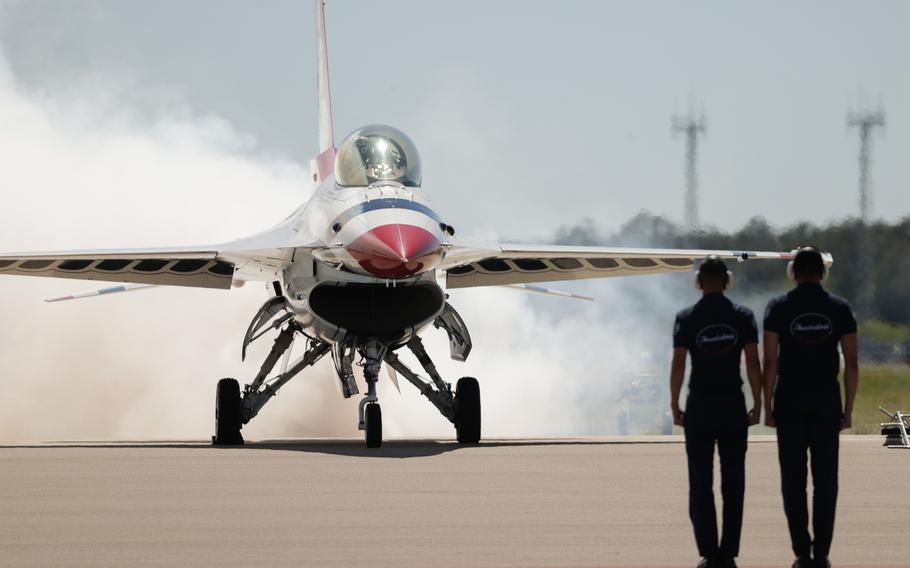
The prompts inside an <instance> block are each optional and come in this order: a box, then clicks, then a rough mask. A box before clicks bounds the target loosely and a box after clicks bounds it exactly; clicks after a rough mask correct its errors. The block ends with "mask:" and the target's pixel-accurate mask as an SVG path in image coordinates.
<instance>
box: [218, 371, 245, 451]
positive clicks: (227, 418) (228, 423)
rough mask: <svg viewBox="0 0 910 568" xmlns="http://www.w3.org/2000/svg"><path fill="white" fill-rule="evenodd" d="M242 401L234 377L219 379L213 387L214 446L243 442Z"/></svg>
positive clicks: (237, 444)
mask: <svg viewBox="0 0 910 568" xmlns="http://www.w3.org/2000/svg"><path fill="white" fill-rule="evenodd" d="M242 412H243V403H242V401H241V400H240V384H239V383H238V382H237V380H236V379H221V380H220V381H218V387H217V388H216V389H215V436H214V437H213V438H212V443H213V444H214V445H216V446H239V445H242V444H243V436H242V435H241V434H240V427H241V425H242V419H243V414H242Z"/></svg>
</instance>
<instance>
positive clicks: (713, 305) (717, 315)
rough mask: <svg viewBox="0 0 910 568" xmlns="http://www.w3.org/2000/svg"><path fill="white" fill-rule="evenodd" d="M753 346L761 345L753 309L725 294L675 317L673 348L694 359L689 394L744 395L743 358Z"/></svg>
mask: <svg viewBox="0 0 910 568" xmlns="http://www.w3.org/2000/svg"><path fill="white" fill-rule="evenodd" d="M750 343H758V326H757V325H756V324H755V316H754V315H753V314H752V310H750V309H749V308H746V307H744V306H740V305H738V304H735V303H733V302H731V301H730V300H729V299H728V298H727V297H726V296H724V295H723V294H708V295H706V296H703V297H702V299H701V300H699V301H698V302H696V303H695V305H693V306H690V307H688V308H686V309H684V310H682V311H680V312H679V313H678V314H676V324H675V326H674V328H673V347H683V348H685V349H687V350H688V351H689V356H690V357H691V358H692V373H691V375H690V377H689V392H690V394H696V395H709V396H710V395H734V394H742V384H743V381H742V376H741V374H740V359H741V357H742V350H743V347H745V346H746V345H748V344H750Z"/></svg>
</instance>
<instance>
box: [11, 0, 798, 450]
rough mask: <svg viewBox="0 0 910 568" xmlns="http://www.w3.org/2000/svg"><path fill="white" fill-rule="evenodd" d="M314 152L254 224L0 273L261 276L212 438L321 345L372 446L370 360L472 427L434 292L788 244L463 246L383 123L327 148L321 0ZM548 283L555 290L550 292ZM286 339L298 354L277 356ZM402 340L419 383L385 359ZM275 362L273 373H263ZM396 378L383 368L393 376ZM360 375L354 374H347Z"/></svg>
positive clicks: (457, 347) (37, 259) (21, 259)
mask: <svg viewBox="0 0 910 568" xmlns="http://www.w3.org/2000/svg"><path fill="white" fill-rule="evenodd" d="M316 38H317V56H318V81H317V82H318V95H319V109H318V113H319V116H318V132H319V154H318V156H316V158H314V159H313V160H312V161H311V172H312V179H313V182H314V186H315V190H314V192H313V194H312V197H310V199H309V200H308V201H307V202H306V203H304V204H302V205H301V206H300V207H299V208H298V209H297V210H295V211H294V212H292V213H291V214H290V215H289V216H288V217H287V218H286V219H285V220H284V221H282V222H281V223H279V224H278V225H276V226H274V227H273V228H271V229H269V230H267V231H264V232H262V233H259V234H256V235H253V236H251V237H248V238H243V239H240V240H237V241H233V242H228V243H224V244H218V245H212V246H188V247H176V248H157V249H155V248H152V249H122V250H118V249H112V250H74V251H65V252H39V253H12V254H0V274H12V275H22V276H45V277H53V278H74V279H83V280H102V281H108V282H119V283H122V284H120V285H118V286H115V287H113V288H105V289H102V290H98V291H96V292H90V293H83V294H77V295H74V296H69V297H65V298H59V299H72V298H77V297H85V296H88V295H97V294H102V293H110V292H119V291H125V290H132V289H135V288H137V287H146V286H158V285H163V286H193V287H199V288H221V289H229V288H231V287H237V286H241V285H243V284H244V283H245V282H250V281H264V282H267V283H271V286H270V289H271V290H273V291H274V296H273V297H271V298H270V299H268V300H267V301H266V302H265V303H264V304H263V305H262V307H261V308H260V310H259V312H258V313H256V314H255V316H254V317H253V320H252V322H251V323H250V325H249V328H248V329H247V330H246V334H245V336H244V339H243V349H242V352H243V357H244V358H245V357H246V350H247V346H248V345H249V344H250V343H251V342H252V341H255V340H256V339H258V338H260V337H262V336H263V335H264V334H266V333H268V332H269V331H273V332H274V331H277V338H276V339H275V341H274V345H273V347H272V350H271V352H270V353H269V355H268V356H267V357H266V359H265V361H264V362H263V364H262V366H261V368H260V370H259V372H258V374H257V375H256V376H255V377H252V379H251V380H250V381H249V382H248V383H247V384H245V385H244V386H243V387H241V386H240V384H239V383H238V381H236V380H235V379H232V378H226V379H221V380H220V381H219V382H218V386H217V389H216V396H215V434H214V436H213V437H212V441H213V443H215V444H240V443H242V442H243V438H242V436H241V428H242V427H243V425H244V424H247V423H248V422H249V421H250V420H252V419H253V418H255V417H256V415H257V414H258V413H259V412H260V411H261V410H262V408H263V406H264V405H265V404H266V403H267V402H268V401H269V400H270V399H271V398H272V397H273V396H275V394H276V393H277V392H278V390H279V389H280V388H281V387H282V386H283V385H285V384H287V382H288V381H290V380H291V379H292V378H294V377H295V376H296V375H298V374H299V373H300V372H301V371H303V370H305V369H306V368H307V367H310V366H312V365H313V364H314V363H316V362H317V361H318V360H319V359H321V358H322V357H325V356H326V355H329V356H331V358H332V360H333V361H334V363H335V369H336V371H337V374H338V381H340V383H341V391H342V393H343V395H344V396H345V397H352V396H356V395H358V394H359V386H358V381H356V380H355V376H354V371H353V367H354V364H355V362H356V363H358V364H360V365H361V366H362V367H363V376H364V383H365V387H366V393H365V394H364V395H363V396H362V398H361V400H360V405H359V407H358V416H357V423H358V426H359V429H360V430H362V431H363V432H364V435H365V438H366V445H367V446H368V447H379V446H380V445H381V444H382V412H381V409H380V406H379V400H378V397H377V394H376V383H377V381H378V379H379V375H380V369H381V366H382V365H383V364H385V365H386V366H387V370H389V373H390V375H392V376H393V377H397V376H399V375H400V376H402V377H404V378H405V379H406V380H408V381H409V382H411V383H412V384H413V385H414V386H415V387H417V389H419V390H420V392H421V393H422V394H423V395H424V396H425V397H426V398H427V399H428V400H429V402H430V403H432V404H433V405H434V406H435V407H436V408H437V409H439V412H440V413H441V414H442V415H443V416H444V417H445V418H446V419H447V420H449V421H450V422H451V423H452V424H453V425H454V426H455V431H456V436H457V440H458V441H459V442H461V443H467V444H472V443H477V442H478V441H479V440H480V437H481V412H480V408H481V405H480V389H479V385H478V382H477V380H476V379H474V378H469V377H466V378H461V379H459V380H458V381H457V383H456V385H455V387H454V389H453V388H452V385H451V384H450V383H449V382H447V381H445V380H444V379H443V377H441V376H440V374H439V373H438V372H437V370H436V367H435V365H434V364H433V362H432V360H431V358H430V356H429V355H428V354H427V352H426V350H425V349H424V346H423V343H422V341H421V338H420V333H421V332H422V331H424V330H426V329H428V328H429V326H431V325H432V326H434V327H436V328H441V329H442V330H443V331H445V333H447V334H448V337H449V340H450V355H451V357H452V358H454V359H456V360H460V361H464V360H465V359H466V358H467V357H468V355H469V353H470V351H471V337H470V334H469V333H468V329H467V327H466V326H465V323H464V321H462V318H461V317H460V316H459V315H458V312H457V311H456V310H455V307H454V306H452V305H450V304H449V303H448V302H447V295H446V289H448V288H468V287H475V286H521V287H525V288H526V289H528V290H530V291H536V292H544V293H546V290H545V289H541V288H538V287H537V286H535V284H536V283H540V282H547V281H558V280H578V279H583V278H606V277H614V276H640V275H646V274H661V273H666V272H677V271H689V270H691V269H692V267H693V264H694V263H695V261H696V260H697V259H700V258H704V257H705V256H707V255H709V254H715V255H717V256H719V257H720V258H723V259H737V260H745V259H753V258H756V259H790V258H791V256H792V255H791V254H790V253H776V252H749V251H716V250H711V251H709V250H661V249H630V248H601V247H563V246H535V245H526V244H521V245H513V244H500V243H473V242H467V241H464V240H462V239H459V238H458V237H456V233H455V230H454V229H453V227H452V226H451V225H449V224H448V223H447V219H446V217H445V216H444V214H442V213H441V212H438V211H437V210H436V209H434V208H433V206H432V205H431V203H430V200H429V193H431V192H426V191H424V188H423V187H422V184H421V182H422V179H423V171H422V168H421V162H420V155H419V153H418V151H417V147H416V146H415V145H414V143H413V142H412V141H411V140H410V139H409V138H408V137H407V136H406V135H405V134H404V133H403V132H401V131H400V130H397V129H395V128H393V127H391V126H384V125H376V124H374V125H369V126H364V127H362V128H358V129H357V130H355V131H354V132H352V133H351V134H349V135H348V136H347V137H346V138H345V139H344V140H343V141H342V142H341V144H339V145H338V146H337V147H336V145H335V141H334V134H333V129H332V108H331V97H330V91H329V66H328V57H327V45H326V33H325V6H324V1H323V0H317V1H316ZM562 294H563V295H570V296H571V294H565V293H562ZM295 339H299V340H301V341H303V342H305V350H304V351H303V354H302V355H301V356H300V357H299V358H297V359H296V360H294V361H289V360H288V359H289V358H288V357H287V356H286V354H289V349H290V348H291V345H292V343H293V342H294V341H295ZM402 348H406V349H409V350H411V351H412V352H413V353H414V355H415V356H416V357H417V360H418V361H419V362H420V364H421V366H422V367H423V370H424V371H425V373H426V375H427V376H428V377H429V380H424V379H423V378H422V377H421V376H419V375H418V374H417V373H415V372H413V371H412V370H411V369H410V368H408V367H407V366H406V365H405V364H404V363H402V361H401V360H400V359H399V357H398V354H397V352H398V351H399V350H401V349H402ZM276 367H277V371H276ZM396 380H397V378H396ZM362 384H363V383H362Z"/></svg>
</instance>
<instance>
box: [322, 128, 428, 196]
mask: <svg viewBox="0 0 910 568" xmlns="http://www.w3.org/2000/svg"><path fill="white" fill-rule="evenodd" d="M421 177H422V173H421V167H420V155H419V154H418V153H417V147H416V146H414V143H413V142H411V139H410V138H408V137H407V136H406V135H405V134H404V132H402V131H400V130H398V129H397V128H392V127H391V126H383V125H372V126H364V127H363V128H361V129H359V130H356V131H354V133H352V134H351V135H349V136H348V137H347V138H345V140H344V142H342V143H341V146H340V147H339V148H338V155H337V156H336V158H335V181H337V182H338V185H341V186H345V187H365V186H368V185H370V184H371V183H375V182H378V181H394V182H398V183H400V184H402V185H405V186H410V187H419V186H420V182H421Z"/></svg>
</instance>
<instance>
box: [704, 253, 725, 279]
mask: <svg viewBox="0 0 910 568" xmlns="http://www.w3.org/2000/svg"><path fill="white" fill-rule="evenodd" d="M698 278H699V280H700V281H701V282H702V283H704V282H705V281H706V280H707V281H710V282H717V283H718V284H723V285H726V284H727V280H728V279H729V278H730V276H729V275H728V274H727V263H726V262H724V261H723V260H721V258H720V257H718V256H717V255H713V254H712V255H711V256H709V257H708V258H706V259H705V260H704V261H703V262H702V263H701V265H699V267H698Z"/></svg>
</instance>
